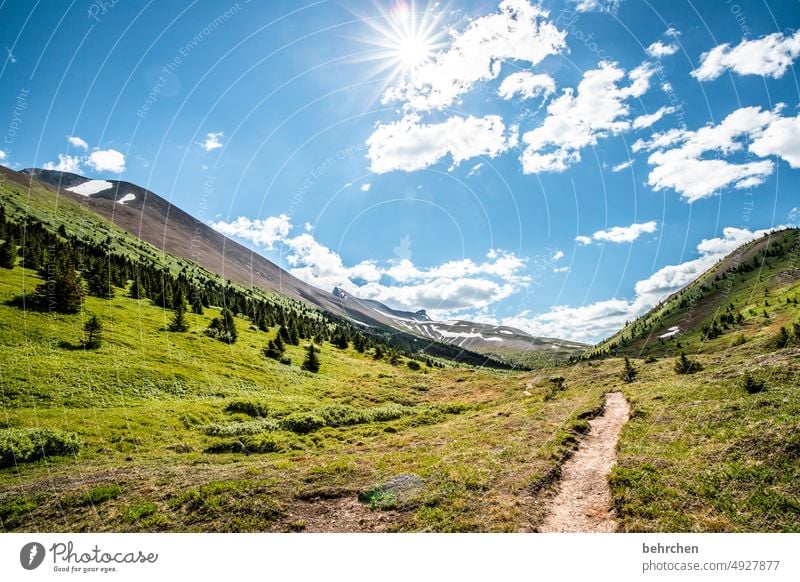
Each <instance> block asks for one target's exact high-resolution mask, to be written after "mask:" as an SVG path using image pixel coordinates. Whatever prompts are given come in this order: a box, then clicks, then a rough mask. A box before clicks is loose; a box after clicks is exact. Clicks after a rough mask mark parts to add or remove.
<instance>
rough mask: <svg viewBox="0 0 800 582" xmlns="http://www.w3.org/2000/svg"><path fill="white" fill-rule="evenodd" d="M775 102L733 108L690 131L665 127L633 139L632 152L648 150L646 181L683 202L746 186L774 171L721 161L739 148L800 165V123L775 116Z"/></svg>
mask: <svg viewBox="0 0 800 582" xmlns="http://www.w3.org/2000/svg"><path fill="white" fill-rule="evenodd" d="M782 108H783V105H782V104H779V105H778V106H777V107H776V108H775V109H774V110H773V111H765V110H762V109H761V108H760V107H742V108H740V109H737V110H736V111H734V112H733V113H731V114H730V115H728V116H727V117H725V119H723V120H722V121H721V122H720V123H718V124H717V125H707V126H705V127H703V128H700V129H698V130H696V131H691V130H683V129H671V130H668V131H666V132H662V133H657V134H654V135H653V137H652V138H651V139H649V140H638V141H637V142H636V143H634V144H633V150H634V151H643V150H644V151H652V152H653V153H652V154H651V155H650V157H649V158H648V163H649V164H650V165H651V166H654V168H653V170H651V172H650V174H649V176H648V184H649V185H650V186H652V187H653V189H654V190H657V191H658V190H661V189H662V188H672V189H673V190H675V191H676V192H679V193H680V194H681V195H682V196H683V197H684V198H685V199H686V200H687V201H688V202H694V201H696V200H699V199H701V198H706V197H708V196H712V195H714V194H715V193H716V192H718V191H719V190H720V189H722V188H725V187H728V186H733V187H735V188H739V189H742V188H752V187H754V186H757V185H759V184H761V183H763V182H764V180H766V179H767V177H768V176H769V175H771V174H772V172H773V170H774V164H773V163H772V161H770V160H758V161H748V162H734V161H729V160H726V159H721V158H722V157H723V156H731V155H733V154H735V153H737V152H741V151H743V150H744V142H745V141H746V139H747V138H749V139H751V140H752V142H751V143H750V145H749V151H750V152H751V153H753V154H755V155H756V156H759V157H764V156H768V155H775V156H778V157H780V158H782V159H784V160H785V161H786V162H788V163H789V165H790V166H791V167H793V168H796V167H799V166H800V129H799V128H800V126H799V125H798V117H794V118H785V117H782V116H781V115H780V111H781V109H782ZM708 154H713V155H714V156H715V157H714V158H713V159H707V158H706V157H705V156H706V155H708Z"/></svg>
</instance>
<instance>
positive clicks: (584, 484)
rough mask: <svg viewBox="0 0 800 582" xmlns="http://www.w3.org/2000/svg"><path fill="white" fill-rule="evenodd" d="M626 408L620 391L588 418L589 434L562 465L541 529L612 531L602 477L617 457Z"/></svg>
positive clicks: (611, 513)
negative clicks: (556, 492)
mask: <svg viewBox="0 0 800 582" xmlns="http://www.w3.org/2000/svg"><path fill="white" fill-rule="evenodd" d="M629 414H630V407H629V406H628V401H627V400H625V397H624V396H623V395H622V393H621V392H612V393H609V394H607V395H606V405H605V411H604V413H603V415H602V416H598V417H597V418H595V419H594V420H592V421H590V422H589V424H590V425H591V427H592V428H591V430H590V431H589V435H588V436H587V437H586V438H585V439H584V440H583V441H582V442H581V444H580V447H579V448H578V450H577V451H576V452H575V454H574V455H573V456H572V458H571V459H570V460H569V461H567V462H566V463H565V464H564V468H563V470H562V477H561V485H560V490H559V492H558V495H557V496H556V498H555V499H554V500H553V502H552V505H551V507H550V510H549V512H548V514H547V516H546V517H545V519H544V522H543V523H542V525H540V526H539V531H541V532H613V531H615V529H616V522H615V520H614V517H615V516H614V508H613V506H612V503H611V490H610V489H609V488H608V482H607V481H606V477H607V476H608V473H609V471H611V468H612V467H613V466H614V462H615V461H616V458H617V450H616V447H617V440H618V439H619V433H620V430H621V429H622V426H623V425H624V424H625V423H626V422H627V421H628V416H629Z"/></svg>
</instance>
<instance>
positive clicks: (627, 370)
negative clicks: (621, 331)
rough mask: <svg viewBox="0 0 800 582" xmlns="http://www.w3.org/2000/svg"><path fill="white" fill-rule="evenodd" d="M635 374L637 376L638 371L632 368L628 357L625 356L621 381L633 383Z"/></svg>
mask: <svg viewBox="0 0 800 582" xmlns="http://www.w3.org/2000/svg"><path fill="white" fill-rule="evenodd" d="M636 374H638V371H637V370H636V368H634V367H633V364H631V361H630V360H629V359H628V356H625V362H624V364H623V370H622V380H623V381H625V382H628V383H630V382H633V381H634V380H635V379H636Z"/></svg>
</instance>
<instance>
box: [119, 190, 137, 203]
mask: <svg viewBox="0 0 800 582" xmlns="http://www.w3.org/2000/svg"><path fill="white" fill-rule="evenodd" d="M134 200H136V196H135V195H133V194H131V193H130V192H129V193H128V194H125V196H123V197H122V198H120V199H119V200H117V204H125V203H126V202H133V201H134Z"/></svg>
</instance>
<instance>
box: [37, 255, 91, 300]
mask: <svg viewBox="0 0 800 582" xmlns="http://www.w3.org/2000/svg"><path fill="white" fill-rule="evenodd" d="M36 294H37V296H38V298H39V301H41V303H42V305H43V306H44V307H45V308H47V309H52V310H54V311H59V312H61V313H77V312H78V311H80V309H81V305H82V304H83V296H84V291H83V286H82V285H81V282H80V281H79V280H78V273H77V272H76V271H75V263H74V262H73V261H72V258H71V257H70V256H69V255H68V254H67V252H66V251H62V252H60V253H58V254H57V255H56V259H55V263H54V265H53V273H52V275H51V276H48V280H47V281H45V282H44V283H42V284H41V285H39V286H38V287H36Z"/></svg>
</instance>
